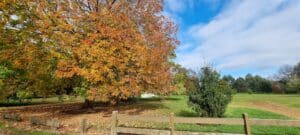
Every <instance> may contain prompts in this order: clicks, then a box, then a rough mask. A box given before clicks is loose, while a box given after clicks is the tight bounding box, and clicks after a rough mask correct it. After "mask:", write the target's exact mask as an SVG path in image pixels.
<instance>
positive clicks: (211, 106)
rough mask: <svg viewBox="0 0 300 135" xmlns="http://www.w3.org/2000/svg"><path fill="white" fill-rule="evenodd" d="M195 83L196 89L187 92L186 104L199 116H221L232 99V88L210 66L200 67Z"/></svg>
mask: <svg viewBox="0 0 300 135" xmlns="http://www.w3.org/2000/svg"><path fill="white" fill-rule="evenodd" d="M196 83H197V84H196V85H197V89H195V90H193V91H190V92H189V100H188V104H189V105H190V106H191V107H192V108H193V109H194V110H195V111H196V112H197V113H199V115H200V116H203V117H222V116H223V115H224V113H225V109H226V107H227V105H228V103H229V102H230V101H231V99H232V93H233V89H232V88H231V87H230V86H229V85H228V83H227V82H226V81H223V80H221V79H220V75H219V73H218V72H216V71H215V70H213V69H212V68H211V67H203V68H202V69H201V71H200V73H199V75H198V81H197V82H196Z"/></svg>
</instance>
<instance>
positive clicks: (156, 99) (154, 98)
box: [136, 97, 182, 101]
mask: <svg viewBox="0 0 300 135" xmlns="http://www.w3.org/2000/svg"><path fill="white" fill-rule="evenodd" d="M136 100H137V101H164V100H165V101H179V100H182V99H181V98H180V97H152V98H137V99H136Z"/></svg>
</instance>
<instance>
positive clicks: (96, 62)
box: [0, 0, 178, 102]
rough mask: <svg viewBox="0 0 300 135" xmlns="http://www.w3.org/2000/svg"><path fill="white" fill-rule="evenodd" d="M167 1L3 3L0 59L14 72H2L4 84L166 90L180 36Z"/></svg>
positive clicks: (98, 93)
mask: <svg viewBox="0 0 300 135" xmlns="http://www.w3.org/2000/svg"><path fill="white" fill-rule="evenodd" d="M162 8H163V1H161V0H157V1H142V0H134V1H131V0H75V1H69V0H60V1H48V0H24V1H13V0H6V1H4V2H1V4H0V32H1V33H3V34H1V35H0V38H1V41H0V42H1V43H0V45H1V47H0V62H1V63H2V64H1V66H3V67H4V68H5V69H7V70H12V71H14V72H16V74H14V75H13V76H9V77H6V78H2V79H1V82H2V85H1V87H3V88H2V91H3V90H5V93H7V95H10V94H12V93H15V92H16V91H21V90H27V91H33V92H35V93H40V94H41V95H49V94H53V93H59V92H58V91H60V90H62V89H64V88H67V87H72V88H73V89H75V88H77V90H78V89H80V90H82V91H83V92H84V93H85V95H86V98H87V99H89V100H101V101H110V102H117V101H118V100H122V99H127V98H128V97H131V96H137V95H139V94H141V93H142V92H143V91H149V92H153V93H158V94H164V93H168V92H169V91H171V90H172V87H171V81H172V75H171V72H170V67H171V64H170V59H171V58H173V57H174V49H175V47H176V45H177V44H178V41H177V39H176V35H175V34H176V30H177V27H176V25H174V23H173V22H172V21H170V20H169V19H168V18H166V17H165V16H164V15H162V13H161V12H162ZM0 72H1V71H0ZM66 82H67V83H66ZM12 86H13V88H10V87H12ZM4 87H5V88H4Z"/></svg>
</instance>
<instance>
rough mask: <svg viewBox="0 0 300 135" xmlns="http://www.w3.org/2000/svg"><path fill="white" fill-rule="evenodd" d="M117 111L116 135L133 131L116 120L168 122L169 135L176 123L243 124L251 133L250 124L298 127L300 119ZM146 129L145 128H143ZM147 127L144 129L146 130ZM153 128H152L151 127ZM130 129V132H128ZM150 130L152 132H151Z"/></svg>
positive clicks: (115, 113)
mask: <svg viewBox="0 0 300 135" xmlns="http://www.w3.org/2000/svg"><path fill="white" fill-rule="evenodd" d="M117 113H118V112H117V111H113V114H112V127H111V134H112V135H116V134H117V133H118V132H121V133H126V131H128V133H133V132H134V129H132V128H124V127H118V123H117V122H118V121H120V120H121V121H144V122H161V123H169V124H170V129H169V131H164V133H165V134H166V133H169V134H171V135H174V134H176V132H177V131H175V130H174V124H176V123H189V124H222V125H243V126H244V130H245V134H246V135H250V134H251V128H250V127H251V125H263V126H266V125H269V126H292V127H300V120H278V119H252V118H248V115H247V114H246V113H244V114H243V115H242V116H243V117H242V118H199V117H188V118H187V117H174V114H172V113H171V115H170V117H166V116H163V117H148V116H147V117H142V116H124V115H118V116H117ZM143 130H146V129H143ZM148 130H151V129H147V130H146V131H147V132H148ZM152 130H153V129H152ZM129 131H130V132H129ZM136 131H137V133H143V132H144V131H141V132H139V131H138V129H136ZM153 132H163V131H160V130H153ZM153 132H152V133H153Z"/></svg>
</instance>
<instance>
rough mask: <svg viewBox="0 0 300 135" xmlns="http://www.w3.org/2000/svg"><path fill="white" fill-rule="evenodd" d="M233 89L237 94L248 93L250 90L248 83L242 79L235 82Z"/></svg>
mask: <svg viewBox="0 0 300 135" xmlns="http://www.w3.org/2000/svg"><path fill="white" fill-rule="evenodd" d="M233 88H235V89H236V90H237V92H248V90H249V88H248V84H247V82H246V81H245V79H243V78H242V77H239V78H237V79H236V80H235V82H234V84H233Z"/></svg>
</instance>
